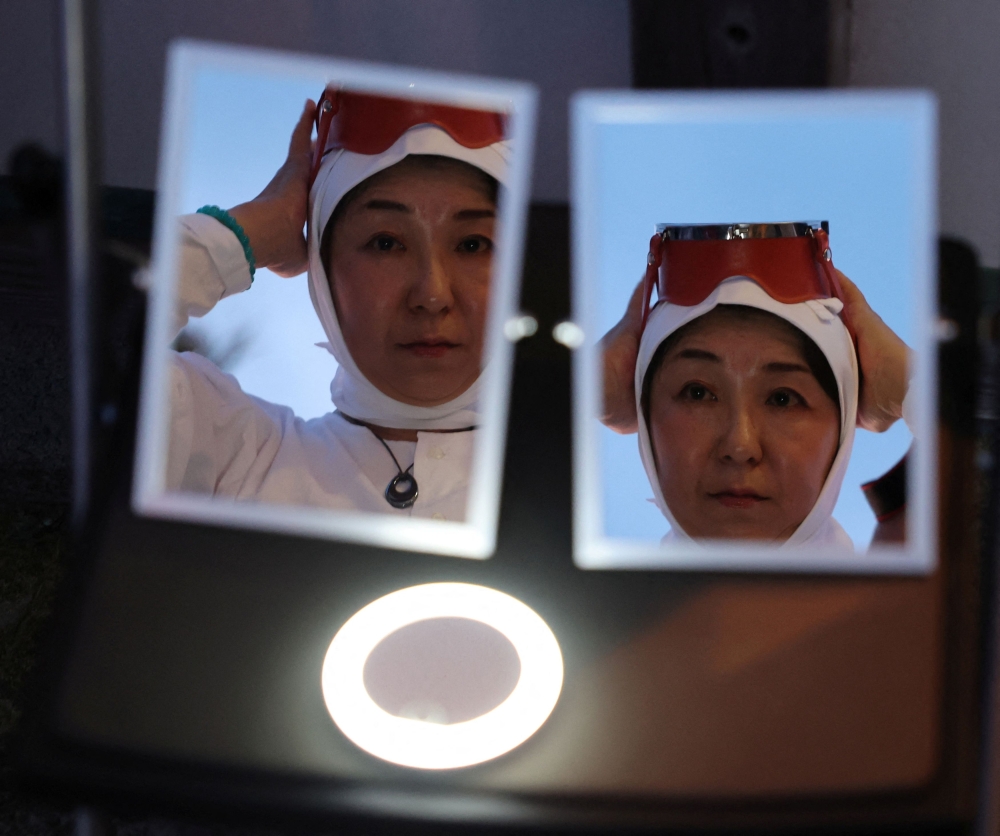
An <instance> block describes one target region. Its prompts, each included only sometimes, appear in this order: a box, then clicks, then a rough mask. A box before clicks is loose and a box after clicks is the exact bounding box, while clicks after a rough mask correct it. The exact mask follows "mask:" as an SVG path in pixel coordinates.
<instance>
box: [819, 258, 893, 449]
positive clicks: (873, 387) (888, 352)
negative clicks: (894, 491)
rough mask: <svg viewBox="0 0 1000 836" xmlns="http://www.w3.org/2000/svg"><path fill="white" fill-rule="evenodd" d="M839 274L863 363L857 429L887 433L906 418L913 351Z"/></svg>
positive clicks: (859, 358)
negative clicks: (901, 419)
mask: <svg viewBox="0 0 1000 836" xmlns="http://www.w3.org/2000/svg"><path fill="white" fill-rule="evenodd" d="M837 275H838V276H839V277H840V284H841V287H842V288H843V291H844V313H845V315H846V317H847V319H848V321H849V322H850V323H851V327H852V328H853V329H854V333H855V337H856V339H857V346H858V360H859V362H860V363H861V372H862V374H861V394H860V397H859V399H858V426H859V427H861V428H862V429H865V430H871V431H872V432H878V433H880V432H885V431H886V430H887V429H889V427H891V426H892V425H893V424H894V423H895V422H896V420H897V419H899V418H901V417H902V416H903V398H905V397H906V390H907V388H908V387H909V363H910V357H909V355H910V350H909V349H908V348H907V347H906V343H904V342H903V341H902V340H901V339H900V338H899V337H897V336H896V334H895V333H894V332H893V330H892V329H891V328H890V327H889V326H888V325H886V324H885V323H884V322H883V321H882V317H880V316H879V315H878V314H877V313H875V311H873V310H872V309H871V306H870V305H869V304H868V302H867V300H866V299H865V297H864V294H863V293H862V292H861V291H860V290H858V288H857V285H855V284H854V282H852V281H851V280H850V279H849V278H847V276H845V275H844V274H843V273H841V272H840V271H839V270H838V271H837Z"/></svg>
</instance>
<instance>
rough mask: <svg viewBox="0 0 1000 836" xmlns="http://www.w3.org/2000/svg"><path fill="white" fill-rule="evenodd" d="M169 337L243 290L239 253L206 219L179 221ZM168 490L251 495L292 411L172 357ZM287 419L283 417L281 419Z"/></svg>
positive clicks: (211, 369)
mask: <svg viewBox="0 0 1000 836" xmlns="http://www.w3.org/2000/svg"><path fill="white" fill-rule="evenodd" d="M180 234H181V258H180V281H179V282H178V291H177V304H176V309H175V320H174V325H175V329H176V330H175V332H176V331H179V330H180V329H181V328H183V327H184V325H186V324H187V321H188V318H189V317H192V316H204V315H205V314H206V313H208V311H210V310H211V309H212V308H213V307H214V306H215V305H216V303H218V302H219V301H220V300H221V299H224V298H225V297H226V296H231V295H232V294H234V293H239V292H240V291H243V290H246V289H247V288H249V287H250V269H249V267H248V266H247V261H246V257H245V255H244V253H243V247H242V245H241V244H240V242H239V240H238V239H237V238H236V236H235V235H234V234H233V233H232V232H231V231H230V230H229V229H227V228H226V227H225V226H224V225H223V224H221V223H219V222H218V221H217V220H215V219H214V218H212V217H210V216H208V215H185V216H182V217H181V218H180ZM170 410H171V419H170V445H169V453H168V459H167V490H182V491H195V492H198V493H210V494H224V495H227V496H239V495H244V496H245V495H248V494H249V495H252V494H253V492H254V491H255V489H256V487H257V485H256V484H255V483H256V482H258V481H259V480H261V479H262V478H263V476H264V475H265V474H266V472H267V468H268V466H269V465H270V462H272V461H273V460H274V457H275V456H276V455H277V451H278V447H279V446H280V444H281V440H282V436H283V434H284V429H285V428H286V427H288V426H289V425H290V424H291V418H292V415H291V410H290V409H288V408H287V407H280V406H275V405H273V404H266V403H265V402H263V401H260V400H258V399H257V398H253V397H251V396H250V395H248V394H246V393H245V392H244V391H243V390H242V389H241V388H240V385H239V383H238V382H237V380H236V378H234V377H233V376H232V375H228V374H226V373H225V372H223V371H222V370H221V369H219V368H218V367H217V366H216V365H215V364H213V363H212V362H211V361H210V360H208V359H206V358H204V357H201V356H199V355H197V354H192V353H184V354H176V353H174V354H172V355H171V369H170ZM286 413H287V414H286Z"/></svg>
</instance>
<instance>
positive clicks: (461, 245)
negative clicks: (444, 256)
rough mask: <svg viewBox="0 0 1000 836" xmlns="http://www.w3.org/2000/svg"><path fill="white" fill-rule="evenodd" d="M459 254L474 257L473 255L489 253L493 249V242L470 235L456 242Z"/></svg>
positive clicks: (481, 236)
mask: <svg viewBox="0 0 1000 836" xmlns="http://www.w3.org/2000/svg"><path fill="white" fill-rule="evenodd" d="M456 249H457V250H458V251H459V252H460V253H466V254H468V255H474V254H475V253H485V252H490V251H491V250H492V249H493V242H492V241H491V240H490V239H489V238H487V237H486V236H485V235H470V236H469V237H468V238H463V239H462V240H461V241H459V242H458V247H457V248H456Z"/></svg>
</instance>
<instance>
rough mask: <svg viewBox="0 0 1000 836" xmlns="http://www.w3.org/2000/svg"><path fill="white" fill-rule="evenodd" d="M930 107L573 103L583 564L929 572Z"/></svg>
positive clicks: (728, 101)
mask: <svg viewBox="0 0 1000 836" xmlns="http://www.w3.org/2000/svg"><path fill="white" fill-rule="evenodd" d="M935 118H936V117H935V106H934V102H933V99H932V98H931V97H930V96H929V95H925V94H923V93H917V92H884V93H883V92H878V93H875V92H872V93H867V92H833V91H830V92H822V93H782V94H774V93H741V94H734V93H699V94H691V93H649V94H644V93H585V94H580V95H579V96H578V97H577V98H576V100H575V102H574V105H573V117H572V119H573V124H572V131H573V168H572V176H573V195H574V198H573V207H572V210H573V224H574V228H573V236H574V244H573V246H574V275H573V282H574V320H575V322H576V323H577V324H578V325H579V326H580V327H581V329H582V333H583V340H582V344H581V345H580V346H579V348H578V350H577V351H576V354H575V361H574V374H575V384H576V385H575V396H574V397H575V403H574V410H575V454H574V457H575V465H574V466H575V472H576V478H575V502H576V506H575V515H576V518H575V533H576V536H575V559H576V562H577V565H579V566H581V567H583V568H591V569H610V568H639V567H642V568H685V569H747V570H751V569H752V570H755V571H757V570H762V569H763V570H768V569H771V570H777V571H834V572H902V573H924V572H928V571H930V570H931V569H932V568H933V566H934V564H935V552H936V545H935V544H936V540H935V532H936V527H935V508H936V504H935V503H936V500H935V496H934V493H935V492H934V484H935V481H934V462H935V439H936V423H935V420H936V418H935V404H936V389H935V366H934V362H935V359H934V358H935V350H936V343H935V340H936V339H937V337H936V334H937V318H936V314H935V310H936V307H935V278H934V276H935V273H934V271H935V249H934V248H935V235H936V229H935V210H934V207H935V168H934V166H935V156H934V154H935V145H934V143H935V139H934V137H935V129H936V128H935ZM651 236H652V237H651ZM637 282H638V283H639V285H638V286H637ZM644 297H645V298H644ZM630 300H631V303H630ZM644 302H646V307H645V310H644V308H643V303H644ZM876 315H877V316H876ZM637 369H638V372H637V371H636V370H637ZM859 369H860V373H859ZM904 456H905V457H906V462H905V465H903V466H900V467H896V466H897V463H898V462H900V461H901V460H902V459H903V457H904ZM904 471H905V478H904ZM885 474H888V475H887V476H885V478H882V479H880V477H883V475H885ZM875 480H879V481H878V482H877V484H875V485H872V484H870V483H872V482H873V481H875ZM862 485H865V486H866V488H865V491H862V489H861V486H862ZM866 495H867V497H868V499H867V500H866ZM873 508H875V509H877V510H878V511H879V513H880V522H879V521H878V520H877V519H876V514H875V512H874V511H873V510H872V509H873Z"/></svg>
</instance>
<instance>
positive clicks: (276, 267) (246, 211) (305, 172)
mask: <svg viewBox="0 0 1000 836" xmlns="http://www.w3.org/2000/svg"><path fill="white" fill-rule="evenodd" d="M315 115H316V103H315V102H313V101H312V100H311V99H310V100H308V101H307V102H306V105H305V108H303V110H302V115H301V116H300V117H299V121H298V124H296V126H295V130H293V131H292V141H291V143H290V144H289V147H288V157H287V158H286V159H285V162H284V164H283V165H282V166H281V168H279V169H278V172H277V173H276V174H275V175H274V177H273V178H271V182H270V183H268V184H267V186H265V187H264V191H262V192H261V193H260V194H259V195H257V197H255V198H254V199H253V200H251V201H249V202H248V203H241V204H240V205H239V206H234V207H233V208H232V209H230V210H229V214H230V215H232V216H233V217H234V218H235V219H236V221H237V223H239V225H240V226H242V227H243V230H244V231H245V232H246V234H247V237H248V238H249V239H250V247H251V248H252V249H253V255H254V259H255V260H256V262H257V266H258V267H266V268H267V269H268V270H270V271H271V272H273V273H277V274H278V275H279V276H284V277H285V278H288V277H290V276H297V275H299V273H303V272H305V269H306V267H308V264H309V256H308V251H307V249H306V239H305V235H304V234H303V231H302V230H303V227H305V225H306V212H307V206H308V202H309V168H310V165H311V164H312V143H311V142H310V137H311V136H312V123H313V118H314V116H315Z"/></svg>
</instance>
